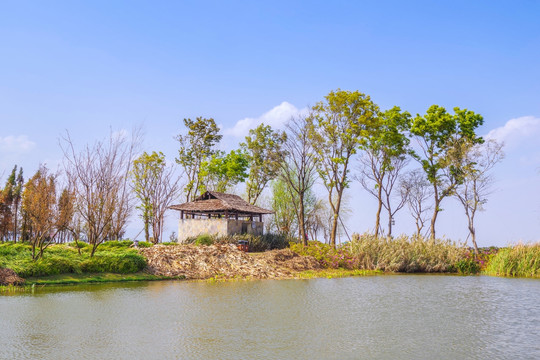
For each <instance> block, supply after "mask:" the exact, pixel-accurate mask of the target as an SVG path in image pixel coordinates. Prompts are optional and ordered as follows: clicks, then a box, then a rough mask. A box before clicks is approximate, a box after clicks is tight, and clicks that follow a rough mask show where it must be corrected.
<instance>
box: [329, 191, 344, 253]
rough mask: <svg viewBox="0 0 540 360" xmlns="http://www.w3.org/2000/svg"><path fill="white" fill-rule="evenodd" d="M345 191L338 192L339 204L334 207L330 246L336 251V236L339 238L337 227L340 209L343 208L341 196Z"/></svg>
mask: <svg viewBox="0 0 540 360" xmlns="http://www.w3.org/2000/svg"><path fill="white" fill-rule="evenodd" d="M342 195H343V191H338V194H337V203H336V206H335V207H334V218H333V219H332V232H331V233H330V245H332V247H333V248H334V249H335V248H336V236H337V227H338V220H339V208H340V207H341V196H342Z"/></svg>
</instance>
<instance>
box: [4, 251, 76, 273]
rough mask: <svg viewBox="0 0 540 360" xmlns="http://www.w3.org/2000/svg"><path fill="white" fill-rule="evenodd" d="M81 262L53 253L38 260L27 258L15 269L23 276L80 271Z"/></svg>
mask: <svg viewBox="0 0 540 360" xmlns="http://www.w3.org/2000/svg"><path fill="white" fill-rule="evenodd" d="M79 264H80V262H79V261H77V260H74V259H70V258H66V257H61V256H56V255H53V256H47V257H43V258H40V259H39V260H36V261H32V260H26V261H24V262H21V263H19V264H18V265H19V266H15V269H13V271H15V272H16V273H17V274H19V275H20V276H22V277H23V278H25V277H31V276H47V275H58V274H67V273H80V272H81V268H80V265H79Z"/></svg>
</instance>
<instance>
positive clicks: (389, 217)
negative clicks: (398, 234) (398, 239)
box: [388, 208, 393, 238]
mask: <svg viewBox="0 0 540 360" xmlns="http://www.w3.org/2000/svg"><path fill="white" fill-rule="evenodd" d="M388 209H390V208H388ZM392 218H393V217H392V211H391V210H388V237H390V238H391V237H392Z"/></svg>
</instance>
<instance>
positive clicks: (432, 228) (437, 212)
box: [430, 184, 441, 239]
mask: <svg viewBox="0 0 540 360" xmlns="http://www.w3.org/2000/svg"><path fill="white" fill-rule="evenodd" d="M433 190H435V191H434V193H435V204H434V205H435V206H434V208H433V216H432V217H431V228H430V231H431V238H432V239H435V222H436V221H437V215H438V214H439V211H440V209H439V205H440V204H441V199H439V192H438V189H437V185H435V184H434V185H433Z"/></svg>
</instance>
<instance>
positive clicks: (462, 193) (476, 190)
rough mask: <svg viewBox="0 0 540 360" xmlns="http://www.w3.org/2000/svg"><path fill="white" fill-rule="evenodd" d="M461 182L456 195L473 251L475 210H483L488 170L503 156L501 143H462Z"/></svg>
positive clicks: (490, 179) (488, 185)
mask: <svg viewBox="0 0 540 360" xmlns="http://www.w3.org/2000/svg"><path fill="white" fill-rule="evenodd" d="M463 146H464V148H465V156H464V159H463V166H462V169H464V170H463V171H464V177H463V182H462V183H461V184H460V185H459V186H458V187H457V190H456V197H457V198H458V199H459V201H460V202H461V204H462V205H463V208H464V210H465V215H466V216H467V227H468V229H469V233H470V235H471V241H472V243H473V246H474V250H475V252H476V253H477V254H478V245H477V244H476V228H475V226H474V220H475V215H476V212H477V211H483V210H484V205H485V204H486V203H487V198H488V196H489V195H490V194H491V192H492V185H493V177H492V176H491V174H490V172H491V170H492V169H493V167H494V166H495V165H496V164H497V163H499V162H500V161H502V159H503V158H504V153H503V150H502V148H503V144H502V143H498V142H496V141H495V140H489V141H487V142H485V143H483V144H476V145H471V144H470V143H469V144H464V145H463Z"/></svg>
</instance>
